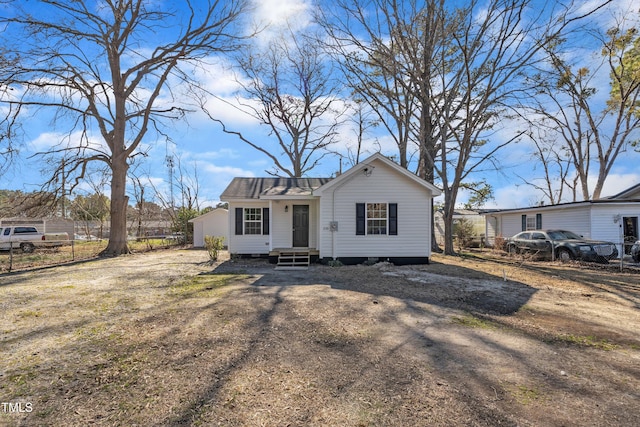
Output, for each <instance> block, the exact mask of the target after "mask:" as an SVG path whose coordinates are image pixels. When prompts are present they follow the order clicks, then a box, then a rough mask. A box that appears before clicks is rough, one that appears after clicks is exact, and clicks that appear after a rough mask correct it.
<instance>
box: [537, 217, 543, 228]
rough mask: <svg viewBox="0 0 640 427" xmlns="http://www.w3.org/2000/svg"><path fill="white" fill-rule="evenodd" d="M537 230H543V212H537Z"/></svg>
mask: <svg viewBox="0 0 640 427" xmlns="http://www.w3.org/2000/svg"><path fill="white" fill-rule="evenodd" d="M536 230H542V214H536Z"/></svg>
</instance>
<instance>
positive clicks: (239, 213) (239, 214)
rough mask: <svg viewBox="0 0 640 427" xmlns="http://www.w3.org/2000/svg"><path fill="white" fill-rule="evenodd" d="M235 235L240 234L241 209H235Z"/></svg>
mask: <svg viewBox="0 0 640 427" xmlns="http://www.w3.org/2000/svg"><path fill="white" fill-rule="evenodd" d="M236 234H242V208H236Z"/></svg>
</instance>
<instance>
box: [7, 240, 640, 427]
mask: <svg viewBox="0 0 640 427" xmlns="http://www.w3.org/2000/svg"><path fill="white" fill-rule="evenodd" d="M483 257H485V255H484V254H471V255H469V256H467V257H457V258H451V257H441V256H434V262H433V263H432V264H430V265H426V266H415V267H394V266H389V265H378V266H373V267H364V266H353V267H338V268H331V267H323V266H313V267H312V268H311V269H310V270H309V271H286V272H283V271H274V270H273V269H272V266H269V265H266V264H264V263H262V262H260V261H234V262H230V261H228V259H227V260H224V259H223V260H222V262H219V263H218V264H216V265H214V266H210V265H209V263H208V256H207V254H206V252H205V251H193V250H189V251H185V250H179V251H176V250H170V251H159V252H151V253H145V254H137V255H132V256H127V257H121V258H117V259H100V260H91V261H88V262H79V263H75V264H71V265H65V266H60V267H56V268H52V269H44V270H31V271H25V272H22V273H16V274H9V275H6V274H5V275H2V276H0V301H1V302H0V304H1V305H2V307H1V308H2V314H1V316H2V317H1V319H0V320H1V325H2V327H1V328H2V329H1V330H0V352H1V354H2V355H3V360H2V361H3V363H2V365H1V366H0V400H1V401H2V402H11V403H12V404H13V406H12V408H14V409H15V408H17V406H16V404H17V403H20V404H21V405H22V406H21V407H20V408H23V409H24V408H27V406H26V405H27V404H29V408H32V410H31V411H30V412H8V411H6V410H5V411H2V407H0V424H3V423H4V424H8V425H29V426H30V425H56V426H57V425H65V426H73V425H78V426H85V425H90V424H91V425H105V426H107V425H108V426H111V425H131V426H133V425H145V426H146V425H176V426H177V425H225V426H228V425H230V426H234V425H237V426H241V425H242V426H244V425H318V426H320V425H321V426H327V425H329V426H331V425H335V426H338V425H339V426H345V425H352V426H369V425H371V426H373V425H376V426H378V425H398V426H405V425H443V426H444V425H447V426H449V425H464V426H467V425H629V426H631V425H638V424H639V423H640V410H639V409H638V406H637V401H638V398H639V397H640V396H639V395H638V390H639V389H640V379H639V378H640V369H639V368H638V366H640V338H639V337H638V335H637V330H638V326H639V324H640V315H639V314H638V308H639V307H640V285H639V284H638V283H639V280H638V278H639V276H638V275H637V274H633V273H624V274H621V273H617V272H616V271H615V270H612V271H608V270H603V269H602V268H601V267H597V266H595V267H591V266H577V265H562V264H551V263H527V264H522V263H520V262H518V263H516V262H513V261H512V260H509V259H503V258H498V259H497V260H490V259H486V258H483ZM505 278H506V280H505Z"/></svg>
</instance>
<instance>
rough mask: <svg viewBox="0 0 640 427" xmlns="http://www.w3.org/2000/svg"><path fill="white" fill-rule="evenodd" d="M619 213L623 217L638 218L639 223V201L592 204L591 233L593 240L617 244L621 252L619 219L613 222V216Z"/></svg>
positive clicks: (639, 223)
mask: <svg viewBox="0 0 640 427" xmlns="http://www.w3.org/2000/svg"><path fill="white" fill-rule="evenodd" d="M617 215H620V219H622V218H624V217H635V218H638V219H637V221H638V225H640V203H626V204H620V205H609V204H607V205H598V204H596V205H594V206H593V208H592V211H591V224H592V230H593V232H592V235H591V238H592V239H594V240H605V241H609V242H614V243H616V244H617V246H618V253H619V254H621V253H622V241H623V239H624V236H622V232H623V228H622V227H621V221H618V222H614V218H615V217H616V216H617Z"/></svg>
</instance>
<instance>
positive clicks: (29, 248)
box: [20, 243, 36, 254]
mask: <svg viewBox="0 0 640 427" xmlns="http://www.w3.org/2000/svg"><path fill="white" fill-rule="evenodd" d="M35 249H36V247H35V246H34V245H33V243H20V250H21V251H22V252H23V253H25V254H30V253H32V252H33V251H35Z"/></svg>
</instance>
